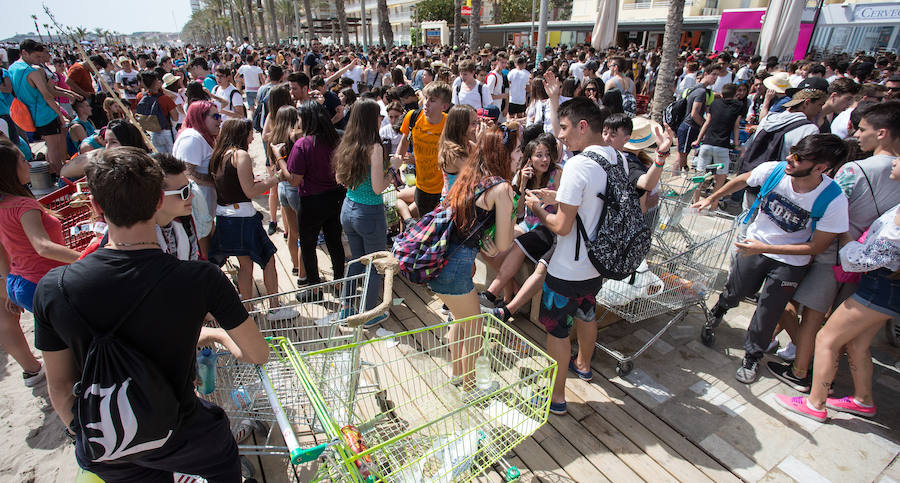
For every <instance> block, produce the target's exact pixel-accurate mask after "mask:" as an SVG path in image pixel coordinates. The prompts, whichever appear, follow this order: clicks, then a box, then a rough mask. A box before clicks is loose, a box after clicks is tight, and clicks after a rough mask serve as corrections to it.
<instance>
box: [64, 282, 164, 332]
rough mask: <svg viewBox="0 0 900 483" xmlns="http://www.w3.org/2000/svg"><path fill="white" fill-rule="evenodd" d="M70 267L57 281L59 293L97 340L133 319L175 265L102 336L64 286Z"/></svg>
mask: <svg viewBox="0 0 900 483" xmlns="http://www.w3.org/2000/svg"><path fill="white" fill-rule="evenodd" d="M69 266H70V265H66V266H65V267H64V268H63V269H62V271H60V272H59V277H58V278H57V279H56V286H57V287H59V291H60V293H61V294H62V296H63V299H64V300H65V301H66V304H68V305H69V307H71V308H72V312H74V313H75V315H76V316H77V317H78V318H79V319H80V320H81V323H82V324H84V326H85V327H86V328H87V330H88V332H90V333H91V336H93V337H95V338H96V337H99V336H102V335H112V334H114V333H115V332H116V331H118V330H119V327H122V324H124V323H125V322H126V321H127V320H128V319H129V318H131V315H132V314H134V313H135V312H136V311H137V309H139V308H140V306H141V304H143V303H144V300H145V299H146V298H147V296H149V295H150V294H151V293H152V292H153V291H154V290H156V287H158V286H159V284H161V283H162V281H163V279H165V278H166V276H167V275H168V274H169V273H170V272H171V271H172V270H174V265H173V266H172V267H170V268H167V269H165V270H163V273H162V275H161V276H160V277H159V279H158V280H157V281H156V282H155V283H154V284H153V285H151V286H150V288H149V289H148V290H147V291H146V292H144V294H143V295H141V296H140V298H138V299H137V301H136V302H135V303H134V304H133V305H132V306H131V308H130V309H129V310H128V312H127V313H126V314H125V315H124V316H123V317H122V318H120V319H119V321H118V322H116V323H115V325H113V327H112V329H110V330H109V332H107V333H106V334H100V333H98V332H97V331H96V330H94V328H93V327H91V324H90V323H88V321H87V320H86V319H85V317H84V316H83V315H81V312H80V311H79V310H78V308H77V307H75V304H73V303H72V301H71V300H69V296H68V295H67V294H66V288H65V286H64V285H63V277H65V275H66V270H68V269H69Z"/></svg>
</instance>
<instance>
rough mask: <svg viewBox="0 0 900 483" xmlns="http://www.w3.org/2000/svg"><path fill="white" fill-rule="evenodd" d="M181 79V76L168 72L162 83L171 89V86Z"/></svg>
mask: <svg viewBox="0 0 900 483" xmlns="http://www.w3.org/2000/svg"><path fill="white" fill-rule="evenodd" d="M180 79H181V76H178V75H174V74H172V73H171V72H166V75H164V76H163V78H162V83H163V85H164V86H166V87H169V86H170V85H172V84H174V83H176V82H178V81H179V80H180Z"/></svg>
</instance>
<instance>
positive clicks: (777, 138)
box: [738, 119, 812, 173]
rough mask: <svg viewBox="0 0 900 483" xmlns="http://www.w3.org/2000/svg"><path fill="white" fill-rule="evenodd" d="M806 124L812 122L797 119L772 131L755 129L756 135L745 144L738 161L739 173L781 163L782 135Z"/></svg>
mask: <svg viewBox="0 0 900 483" xmlns="http://www.w3.org/2000/svg"><path fill="white" fill-rule="evenodd" d="M806 124H812V121H810V120H809V119H798V120H796V121H794V122H791V123H788V124H785V125H784V126H781V127H779V128H778V129H774V130H772V131H767V130H765V129H757V130H756V135H755V136H753V139H752V140H751V141H750V142H749V143H748V144H747V148H746V149H745V150H744V154H743V155H741V158H740V160H739V161H738V162H739V166H740V167H741V169H740V172H741V173H746V172H747V171H752V170H753V168H755V167H757V166H759V165H760V164H763V163H765V162H768V161H782V159H781V151H782V150H783V149H784V135H785V134H787V133H789V132H791V131H793V130H794V129H796V128H798V127H800V126H804V125H806Z"/></svg>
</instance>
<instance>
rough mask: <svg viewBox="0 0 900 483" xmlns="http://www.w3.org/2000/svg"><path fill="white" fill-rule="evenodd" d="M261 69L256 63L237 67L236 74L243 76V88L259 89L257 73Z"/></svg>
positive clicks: (261, 71) (249, 89) (258, 73)
mask: <svg viewBox="0 0 900 483" xmlns="http://www.w3.org/2000/svg"><path fill="white" fill-rule="evenodd" d="M262 73H263V70H262V69H260V68H259V66H257V65H249V64H244V65H242V66H240V67H239V68H238V75H242V76H244V90H245V91H248V92H256V91H258V90H259V86H260V83H259V75H260V74H262Z"/></svg>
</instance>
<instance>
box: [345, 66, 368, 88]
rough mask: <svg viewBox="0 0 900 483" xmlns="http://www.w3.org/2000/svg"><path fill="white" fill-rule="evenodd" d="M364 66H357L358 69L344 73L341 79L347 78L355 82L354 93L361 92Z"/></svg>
mask: <svg viewBox="0 0 900 483" xmlns="http://www.w3.org/2000/svg"><path fill="white" fill-rule="evenodd" d="M363 70H364V69H363V66H361V65H357V66H356V67H354V68H352V69H350V70H348V71H347V72H344V74H343V75H341V77H346V78H348V79H352V80H353V92H357V93H358V92H359V86H358V84H359V83H360V82H362V80H363Z"/></svg>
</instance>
